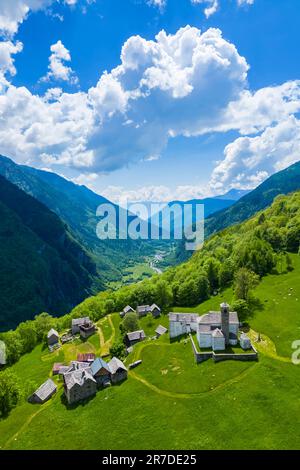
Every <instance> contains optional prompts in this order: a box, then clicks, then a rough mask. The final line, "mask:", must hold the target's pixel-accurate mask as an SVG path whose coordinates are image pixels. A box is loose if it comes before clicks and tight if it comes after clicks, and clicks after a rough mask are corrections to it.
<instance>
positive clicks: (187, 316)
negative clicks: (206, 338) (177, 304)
mask: <svg viewBox="0 0 300 470" xmlns="http://www.w3.org/2000/svg"><path fill="white" fill-rule="evenodd" d="M198 318H199V315H198V314H197V313H172V312H171V313H169V332H170V338H171V339H172V338H176V337H178V336H181V335H185V334H188V333H191V332H193V331H197V326H198V324H197V320H198Z"/></svg>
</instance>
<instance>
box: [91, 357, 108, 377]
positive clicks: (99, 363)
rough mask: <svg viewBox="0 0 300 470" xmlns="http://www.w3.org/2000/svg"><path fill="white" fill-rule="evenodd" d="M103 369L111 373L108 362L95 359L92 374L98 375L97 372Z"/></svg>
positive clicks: (98, 358)
mask: <svg viewBox="0 0 300 470" xmlns="http://www.w3.org/2000/svg"><path fill="white" fill-rule="evenodd" d="M102 368H104V369H106V370H107V372H110V368H109V365H108V364H107V362H105V361H104V360H103V359H102V358H101V357H97V359H95V360H94V362H93V364H92V365H91V371H92V374H93V375H96V374H97V372H99V370H100V369H102Z"/></svg>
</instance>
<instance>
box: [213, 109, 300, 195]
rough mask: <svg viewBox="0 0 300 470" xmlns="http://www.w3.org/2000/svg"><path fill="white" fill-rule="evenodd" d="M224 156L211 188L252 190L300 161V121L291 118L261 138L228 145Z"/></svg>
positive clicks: (266, 132)
mask: <svg viewBox="0 0 300 470" xmlns="http://www.w3.org/2000/svg"><path fill="white" fill-rule="evenodd" d="M224 155H225V158H224V160H223V161H222V162H220V163H219V164H218V165H217V166H216V168H215V169H214V171H213V174H212V178H211V182H210V184H211V187H212V188H214V189H217V190H224V189H229V188H250V189H251V188H253V187H255V186H257V185H258V184H259V183H261V182H262V181H263V180H264V179H266V178H267V177H268V176H269V175H271V174H273V173H274V172H277V171H279V170H282V169H284V168H287V167H288V166H289V165H291V164H292V163H295V162H297V161H299V160H300V121H299V120H298V119H296V118H295V117H294V116H290V117H288V118H287V119H284V120H283V121H281V122H279V123H278V124H277V125H275V126H272V127H267V128H266V129H265V130H264V132H262V134H261V135H258V136H255V137H240V138H238V139H236V140H235V141H234V142H232V143H231V144H229V145H227V147H226V148H225V151H224Z"/></svg>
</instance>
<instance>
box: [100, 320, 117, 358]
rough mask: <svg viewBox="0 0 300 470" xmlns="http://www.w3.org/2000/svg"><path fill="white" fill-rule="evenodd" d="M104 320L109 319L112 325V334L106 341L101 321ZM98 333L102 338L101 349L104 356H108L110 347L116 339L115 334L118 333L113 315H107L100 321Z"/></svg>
mask: <svg viewBox="0 0 300 470" xmlns="http://www.w3.org/2000/svg"><path fill="white" fill-rule="evenodd" d="M104 321H108V323H109V325H110V327H111V335H110V337H109V339H108V340H107V341H105V338H104V334H103V331H102V329H101V323H104ZM98 334H99V339H100V351H101V355H102V356H107V355H108V354H109V349H110V347H111V346H112V344H113V342H114V340H115V335H116V329H115V325H114V323H113V321H112V317H111V315H107V316H106V317H105V319H103V320H101V321H100V322H99V323H98Z"/></svg>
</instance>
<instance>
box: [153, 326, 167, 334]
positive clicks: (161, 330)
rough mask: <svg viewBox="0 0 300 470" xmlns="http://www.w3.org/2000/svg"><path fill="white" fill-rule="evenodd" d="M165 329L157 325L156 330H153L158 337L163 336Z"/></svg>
mask: <svg viewBox="0 0 300 470" xmlns="http://www.w3.org/2000/svg"><path fill="white" fill-rule="evenodd" d="M167 331H168V330H167V328H165V327H164V326H162V325H159V326H158V327H157V328H156V330H155V333H157V334H158V335H160V336H161V335H164V334H165V333H167Z"/></svg>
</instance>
